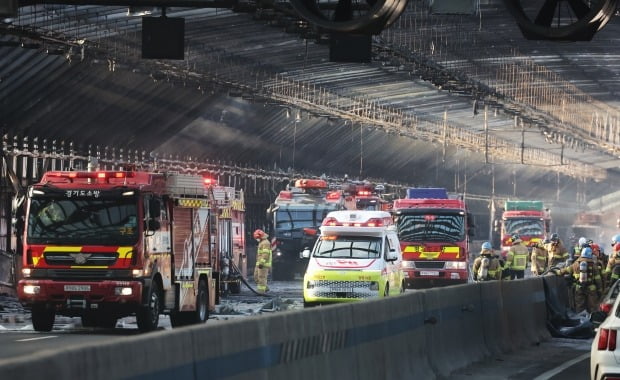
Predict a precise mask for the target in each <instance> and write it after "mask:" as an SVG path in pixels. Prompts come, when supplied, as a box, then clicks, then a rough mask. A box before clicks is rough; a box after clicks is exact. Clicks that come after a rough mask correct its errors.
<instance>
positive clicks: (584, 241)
mask: <svg viewBox="0 0 620 380" xmlns="http://www.w3.org/2000/svg"><path fill="white" fill-rule="evenodd" d="M587 242H588V241H587V240H586V238H584V237H580V238H579V242H577V244H578V245H579V246H580V247H583V246H584V245H586V243H587Z"/></svg>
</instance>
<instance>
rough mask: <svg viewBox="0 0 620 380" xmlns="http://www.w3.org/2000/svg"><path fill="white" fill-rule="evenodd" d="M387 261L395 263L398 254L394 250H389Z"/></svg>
mask: <svg viewBox="0 0 620 380" xmlns="http://www.w3.org/2000/svg"><path fill="white" fill-rule="evenodd" d="M386 259H387V261H396V260H398V252H397V251H396V249H395V248H390V250H389V251H388V253H387V258H386Z"/></svg>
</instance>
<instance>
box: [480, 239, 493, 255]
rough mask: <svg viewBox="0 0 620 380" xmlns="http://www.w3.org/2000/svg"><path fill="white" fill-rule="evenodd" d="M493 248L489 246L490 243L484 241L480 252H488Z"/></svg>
mask: <svg viewBox="0 0 620 380" xmlns="http://www.w3.org/2000/svg"><path fill="white" fill-rule="evenodd" d="M492 249H493V247H492V246H491V243H489V242H488V241H485V242H484V243H482V251H483V252H484V251H490V250H492Z"/></svg>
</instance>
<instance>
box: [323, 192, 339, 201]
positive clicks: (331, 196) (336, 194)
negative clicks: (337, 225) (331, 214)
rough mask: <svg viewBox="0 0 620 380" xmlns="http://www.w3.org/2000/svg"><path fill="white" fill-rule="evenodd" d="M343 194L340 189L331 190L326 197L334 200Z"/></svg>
mask: <svg viewBox="0 0 620 380" xmlns="http://www.w3.org/2000/svg"><path fill="white" fill-rule="evenodd" d="M341 196H342V195H341V194H340V192H339V191H330V192H329V193H327V194H326V195H325V199H327V200H330V201H333V200H338V199H340V198H341Z"/></svg>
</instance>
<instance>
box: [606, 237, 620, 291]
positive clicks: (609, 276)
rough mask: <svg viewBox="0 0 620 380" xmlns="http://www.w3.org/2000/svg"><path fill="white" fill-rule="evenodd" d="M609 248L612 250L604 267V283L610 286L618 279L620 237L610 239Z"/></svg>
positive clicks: (619, 269) (619, 271)
mask: <svg viewBox="0 0 620 380" xmlns="http://www.w3.org/2000/svg"><path fill="white" fill-rule="evenodd" d="M611 246H612V248H613V250H612V253H611V256H610V257H609V259H608V260H607V266H606V267H605V283H607V284H608V285H610V286H611V284H613V283H614V282H616V280H617V279H619V278H620V235H616V236H614V237H613V238H612V239H611Z"/></svg>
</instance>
